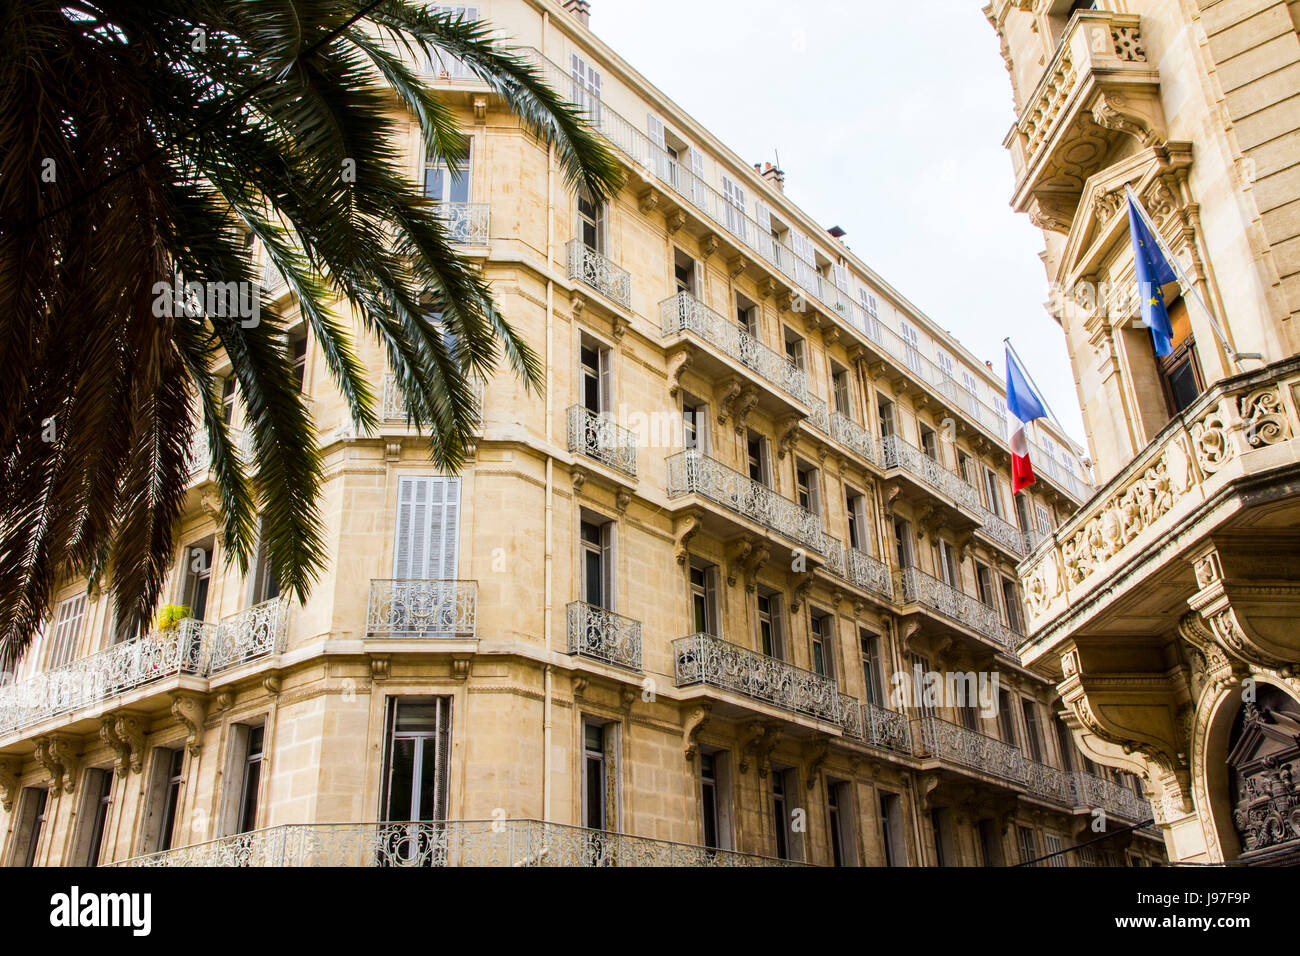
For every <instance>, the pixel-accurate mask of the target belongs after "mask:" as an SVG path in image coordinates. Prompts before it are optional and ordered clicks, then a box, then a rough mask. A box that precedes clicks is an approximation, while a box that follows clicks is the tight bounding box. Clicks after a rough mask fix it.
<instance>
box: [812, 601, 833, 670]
mask: <svg viewBox="0 0 1300 956" xmlns="http://www.w3.org/2000/svg"><path fill="white" fill-rule="evenodd" d="M809 627H810V632H811V635H812V663H813V670H814V671H816V672H817V673H818V674H820V675H821V676H822V677H829V678H831V679H832V680H833V679H834V678H835V619H834V618H833V617H831V616H830V615H829V614H823V613H820V612H816V611H814V612H813V614H812V617H811V620H810V622H809Z"/></svg>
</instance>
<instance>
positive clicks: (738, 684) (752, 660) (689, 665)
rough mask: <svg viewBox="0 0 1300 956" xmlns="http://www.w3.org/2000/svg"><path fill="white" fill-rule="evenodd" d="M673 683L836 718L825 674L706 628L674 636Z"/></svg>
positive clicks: (836, 694) (836, 701)
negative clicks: (705, 687)
mask: <svg viewBox="0 0 1300 956" xmlns="http://www.w3.org/2000/svg"><path fill="white" fill-rule="evenodd" d="M673 661H674V664H673V667H674V673H675V676H676V680H677V686H678V687H693V686H696V685H706V686H709V687H716V688H718V689H719V690H724V691H729V692H731V693H733V694H738V695H740V696H741V697H747V698H749V699H750V700H756V701H759V702H760V703H764V704H770V705H771V706H773V707H777V708H780V709H781V710H785V711H789V712H791V713H794V714H802V715H803V716H805V717H812V718H813V719H815V720H824V721H826V722H828V723H832V724H839V723H840V716H841V712H840V689H839V685H837V684H836V683H835V681H834V680H832V679H831V678H829V677H823V676H821V675H820V674H814V673H813V672H812V671H806V670H804V669H802V668H800V667H795V666H794V665H793V664H789V663H787V662H786V661H783V660H780V659H778V658H775V657H768V656H767V655H765V654H759V653H757V652H756V651H751V650H749V649H748V648H746V647H741V646H740V645H738V644H731V643H729V642H727V641H724V640H721V639H720V638H717V637H713V636H712V635H709V634H692V635H691V636H690V637H683V638H681V639H680V640H677V641H673Z"/></svg>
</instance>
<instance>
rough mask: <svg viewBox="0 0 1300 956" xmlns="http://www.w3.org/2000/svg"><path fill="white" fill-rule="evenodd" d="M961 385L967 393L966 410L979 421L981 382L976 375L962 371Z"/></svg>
mask: <svg viewBox="0 0 1300 956" xmlns="http://www.w3.org/2000/svg"><path fill="white" fill-rule="evenodd" d="M961 384H962V390H963V391H964V392H965V393H966V410H967V411H968V412H970V413H971V415H973V416H974V417H975V418H976V419H978V418H979V413H980V411H979V408H980V400H979V394H980V392H979V382H978V381H977V380H976V378H975V376H974V375H972V374H971V373H970V372H968V371H967V370H965V369H962V373H961Z"/></svg>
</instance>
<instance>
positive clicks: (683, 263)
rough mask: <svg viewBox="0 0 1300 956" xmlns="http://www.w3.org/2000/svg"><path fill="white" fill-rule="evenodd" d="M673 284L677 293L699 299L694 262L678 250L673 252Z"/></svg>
mask: <svg viewBox="0 0 1300 956" xmlns="http://www.w3.org/2000/svg"><path fill="white" fill-rule="evenodd" d="M673 283H674V285H676V287H677V291H678V292H685V293H686V294H687V295H689V296H694V297H695V298H700V292H699V286H698V276H697V274H696V269H695V260H694V259H692V258H691V257H690V256H689V255H687V254H686V253H684V252H682V250H680V249H676V250H674V252H673Z"/></svg>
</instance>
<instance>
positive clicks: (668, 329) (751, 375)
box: [659, 292, 811, 431]
mask: <svg viewBox="0 0 1300 956" xmlns="http://www.w3.org/2000/svg"><path fill="white" fill-rule="evenodd" d="M659 324H660V330H661V331H662V333H663V337H664V348H665V349H666V350H667V351H668V352H669V354H670V355H677V354H683V355H685V360H686V361H689V364H690V368H691V370H692V371H694V372H697V373H698V374H700V375H703V376H705V377H706V378H710V379H713V380H714V381H718V382H720V383H722V398H721V400H720V401H719V403H718V412H719V415H718V421H719V423H720V424H726V423H727V422H732V423H733V424H734V425H735V426H736V429H737V431H740V430H741V429H743V427H744V420H745V416H746V415H747V414H748V413H749V410H750V409H752V408H754V407H755V406H758V407H761V408H762V409H763V410H764V411H767V412H768V413H770V414H772V415H773V416H774V417H776V418H778V419H779V420H784V419H788V418H803V417H804V416H806V415H807V414H808V406H809V403H810V398H811V396H810V395H809V392H808V376H807V374H806V373H805V372H804V371H803V369H801V368H799V366H797V365H795V363H794V362H792V361H790V359H789V358H787V357H786V356H784V355H781V354H780V353H778V352H774V351H772V350H771V349H769V348H768V347H767V346H765V345H763V344H762V343H761V342H759V341H758V339H756V338H754V337H753V336H752V335H750V334H749V333H748V332H746V331H745V330H744V329H742V328H740V327H739V326H738V325H737V324H736V323H735V322H734V321H732V320H729V319H727V318H726V317H725V316H722V315H720V314H718V313H717V312H714V311H713V310H712V309H710V308H709V307H708V306H706V305H704V303H702V302H700V300H698V299H696V298H695V297H694V296H691V295H689V294H688V293H685V292H679V293H678V294H677V295H675V296H673V297H672V298H670V299H665V300H664V301H662V302H660V303H659ZM673 364H674V365H676V364H677V363H676V362H673ZM678 367H680V366H678Z"/></svg>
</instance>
